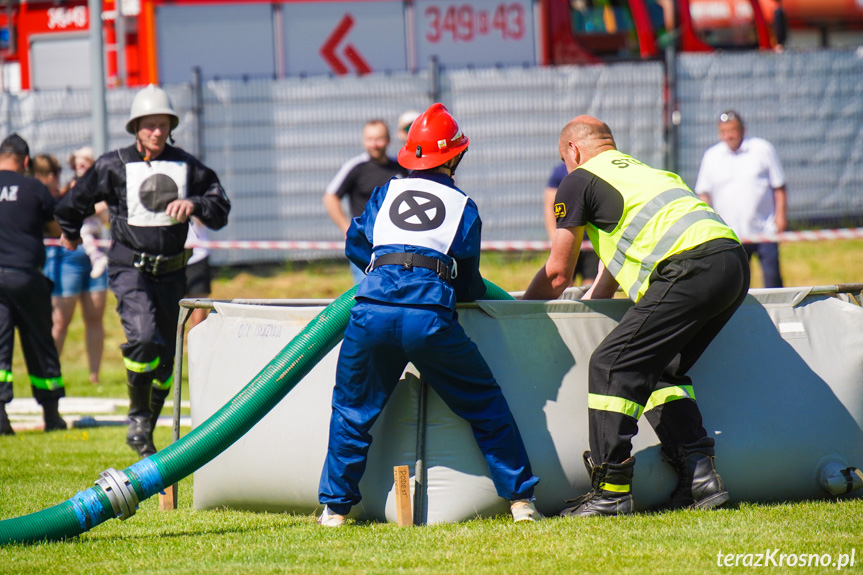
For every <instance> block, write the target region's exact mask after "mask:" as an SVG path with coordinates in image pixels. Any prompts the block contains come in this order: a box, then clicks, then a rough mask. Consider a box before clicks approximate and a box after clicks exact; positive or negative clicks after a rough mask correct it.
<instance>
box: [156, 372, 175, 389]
mask: <svg viewBox="0 0 863 575" xmlns="http://www.w3.org/2000/svg"><path fill="white" fill-rule="evenodd" d="M173 382H174V374H173V373H172V374H171V377H169V378H168V381H166V382H164V383H163V382H161V381H159V380H158V379H154V380H153V387H155V388H158V389H171V384H172V383H173Z"/></svg>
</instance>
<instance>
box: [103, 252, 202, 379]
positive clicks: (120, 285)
mask: <svg viewBox="0 0 863 575" xmlns="http://www.w3.org/2000/svg"><path fill="white" fill-rule="evenodd" d="M108 287H110V288H111V291H112V292H114V295H116V296H117V313H118V314H119V315H120V321H121V322H122V324H123V331H124V333H125V334H126V343H124V344H122V345H121V346H120V349H121V350H122V351H123V359H124V362H125V364H126V375H127V377H128V382H129V385H131V386H133V387H137V386H144V385H152V384H153V382H154V381H158V382H159V383H162V384H164V383H165V382H167V381H169V380H170V378H171V375H172V374H173V367H174V351H175V345H176V341H177V320H178V318H179V314H180V307H179V301H180V299H182V298H183V295H184V294H185V290H186V273H185V270H184V269H180V270H177V271H175V272H171V273H169V274H164V275H160V276H155V275H153V274H149V273H146V272H141V271H138V270H137V269H135V268H133V267H129V266H122V265H115V264H113V263H112V264H111V265H110V266H109V270H108Z"/></svg>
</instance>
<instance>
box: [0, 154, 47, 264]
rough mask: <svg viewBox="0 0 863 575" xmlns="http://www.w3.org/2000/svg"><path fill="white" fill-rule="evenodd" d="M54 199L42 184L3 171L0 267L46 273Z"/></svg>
mask: <svg viewBox="0 0 863 575" xmlns="http://www.w3.org/2000/svg"><path fill="white" fill-rule="evenodd" d="M53 219H54V199H53V198H52V197H51V192H49V191H48V188H46V187H45V186H44V185H43V184H42V183H41V182H39V180H36V179H33V178H28V177H26V176H22V175H20V174H18V173H16V172H12V171H9V170H0V267H8V268H22V269H42V266H43V265H45V246H44V243H43V239H42V238H43V235H44V230H45V224H46V222H50V221H51V220H53Z"/></svg>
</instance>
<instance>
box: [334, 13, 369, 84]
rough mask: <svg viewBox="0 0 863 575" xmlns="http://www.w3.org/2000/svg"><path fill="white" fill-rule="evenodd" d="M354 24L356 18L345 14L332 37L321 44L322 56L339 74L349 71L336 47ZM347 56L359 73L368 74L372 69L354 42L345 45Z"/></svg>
mask: <svg viewBox="0 0 863 575" xmlns="http://www.w3.org/2000/svg"><path fill="white" fill-rule="evenodd" d="M353 25H354V18H353V16H351V15H350V14H345V15H344V17H343V18H342V20H341V22H339V25H338V26H336V29H335V30H333V33H332V34H330V37H329V38H327V41H326V42H324V45H323V46H321V56H323V58H324V60H326V62H327V64H329V65H330V68H332V69H333V71H334V72H335V73H336V74H338V75H339V76H343V75H345V74H347V73H348V68H347V66H345V65H344V64H343V63H342V61H341V60H340V59H339V57H338V56H337V55H336V47H338V45H339V44H340V43H341V41H342V40H344V38H345V36H347V34H348V32H349V31H350V29H351V28H352V27H353ZM345 57H346V58H347V59H348V61H350V63H351V64H353V65H354V67H355V68H356V69H357V73H358V74H360V75H362V74H368V73H369V72H371V71H372V69H371V67H370V66H369V65H368V63H367V62H366V61H365V60H364V59H363V57H362V56H360V53H359V52H357V49H356V48H354V46H353V45H352V44H348V45H347V46H345Z"/></svg>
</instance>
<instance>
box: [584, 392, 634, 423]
mask: <svg viewBox="0 0 863 575" xmlns="http://www.w3.org/2000/svg"><path fill="white" fill-rule="evenodd" d="M587 407H588V408H589V409H597V410H599V411H614V412H616V413H622V414H623V415H628V416H629V417H632V418H635V419H638V418H639V417H641V414H642V413H644V406H643V405H640V404H638V403H635V402H634V401H631V400H629V399H624V398H622V397H614V396H613V395H599V394H598V393H588V394H587Z"/></svg>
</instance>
